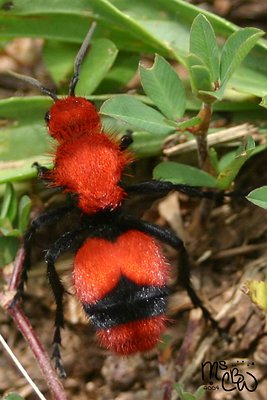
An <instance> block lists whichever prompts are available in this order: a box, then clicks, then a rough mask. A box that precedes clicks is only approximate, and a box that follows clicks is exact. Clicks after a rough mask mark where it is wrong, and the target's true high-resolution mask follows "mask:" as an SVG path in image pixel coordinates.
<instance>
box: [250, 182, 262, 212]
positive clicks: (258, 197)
mask: <svg viewBox="0 0 267 400" xmlns="http://www.w3.org/2000/svg"><path fill="white" fill-rule="evenodd" d="M247 199H248V200H249V201H250V202H251V203H253V204H256V206H259V207H262V208H265V209H267V186H262V187H260V188H257V189H255V190H252V192H250V193H249V194H248V195H247Z"/></svg>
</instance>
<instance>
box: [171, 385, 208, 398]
mask: <svg viewBox="0 0 267 400" xmlns="http://www.w3.org/2000/svg"><path fill="white" fill-rule="evenodd" d="M174 389H175V390H176V391H177V392H178V394H179V396H180V399H181V400H201V399H202V398H203V396H204V395H205V390H204V387H203V386H200V387H199V388H198V389H197V390H196V391H195V393H194V394H192V393H189V392H186V391H185V390H184V388H183V386H182V385H181V384H180V383H176V384H175V385H174Z"/></svg>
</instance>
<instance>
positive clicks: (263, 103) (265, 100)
mask: <svg viewBox="0 0 267 400" xmlns="http://www.w3.org/2000/svg"><path fill="white" fill-rule="evenodd" d="M260 106H262V107H264V108H267V95H266V96H263V98H262V101H261V102H260Z"/></svg>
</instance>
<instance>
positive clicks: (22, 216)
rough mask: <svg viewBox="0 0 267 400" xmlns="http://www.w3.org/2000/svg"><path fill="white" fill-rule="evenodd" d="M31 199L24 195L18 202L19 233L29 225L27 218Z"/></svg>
mask: <svg viewBox="0 0 267 400" xmlns="http://www.w3.org/2000/svg"><path fill="white" fill-rule="evenodd" d="M31 205H32V202H31V199H30V198H29V197H28V196H26V195H24V196H22V198H21V199H20V201H19V221H18V228H19V230H20V231H21V232H24V231H25V229H26V228H27V226H28V223H29V216H30V211H31Z"/></svg>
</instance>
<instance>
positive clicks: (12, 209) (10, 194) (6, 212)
mask: <svg viewBox="0 0 267 400" xmlns="http://www.w3.org/2000/svg"><path fill="white" fill-rule="evenodd" d="M17 207H18V203H17V196H16V193H15V190H14V188H13V186H12V185H11V184H10V183H7V184H6V190H5V193H4V198H3V202H2V206H1V213H0V217H1V218H7V219H8V220H9V221H11V222H13V221H14V219H15V218H16V215H17Z"/></svg>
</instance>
